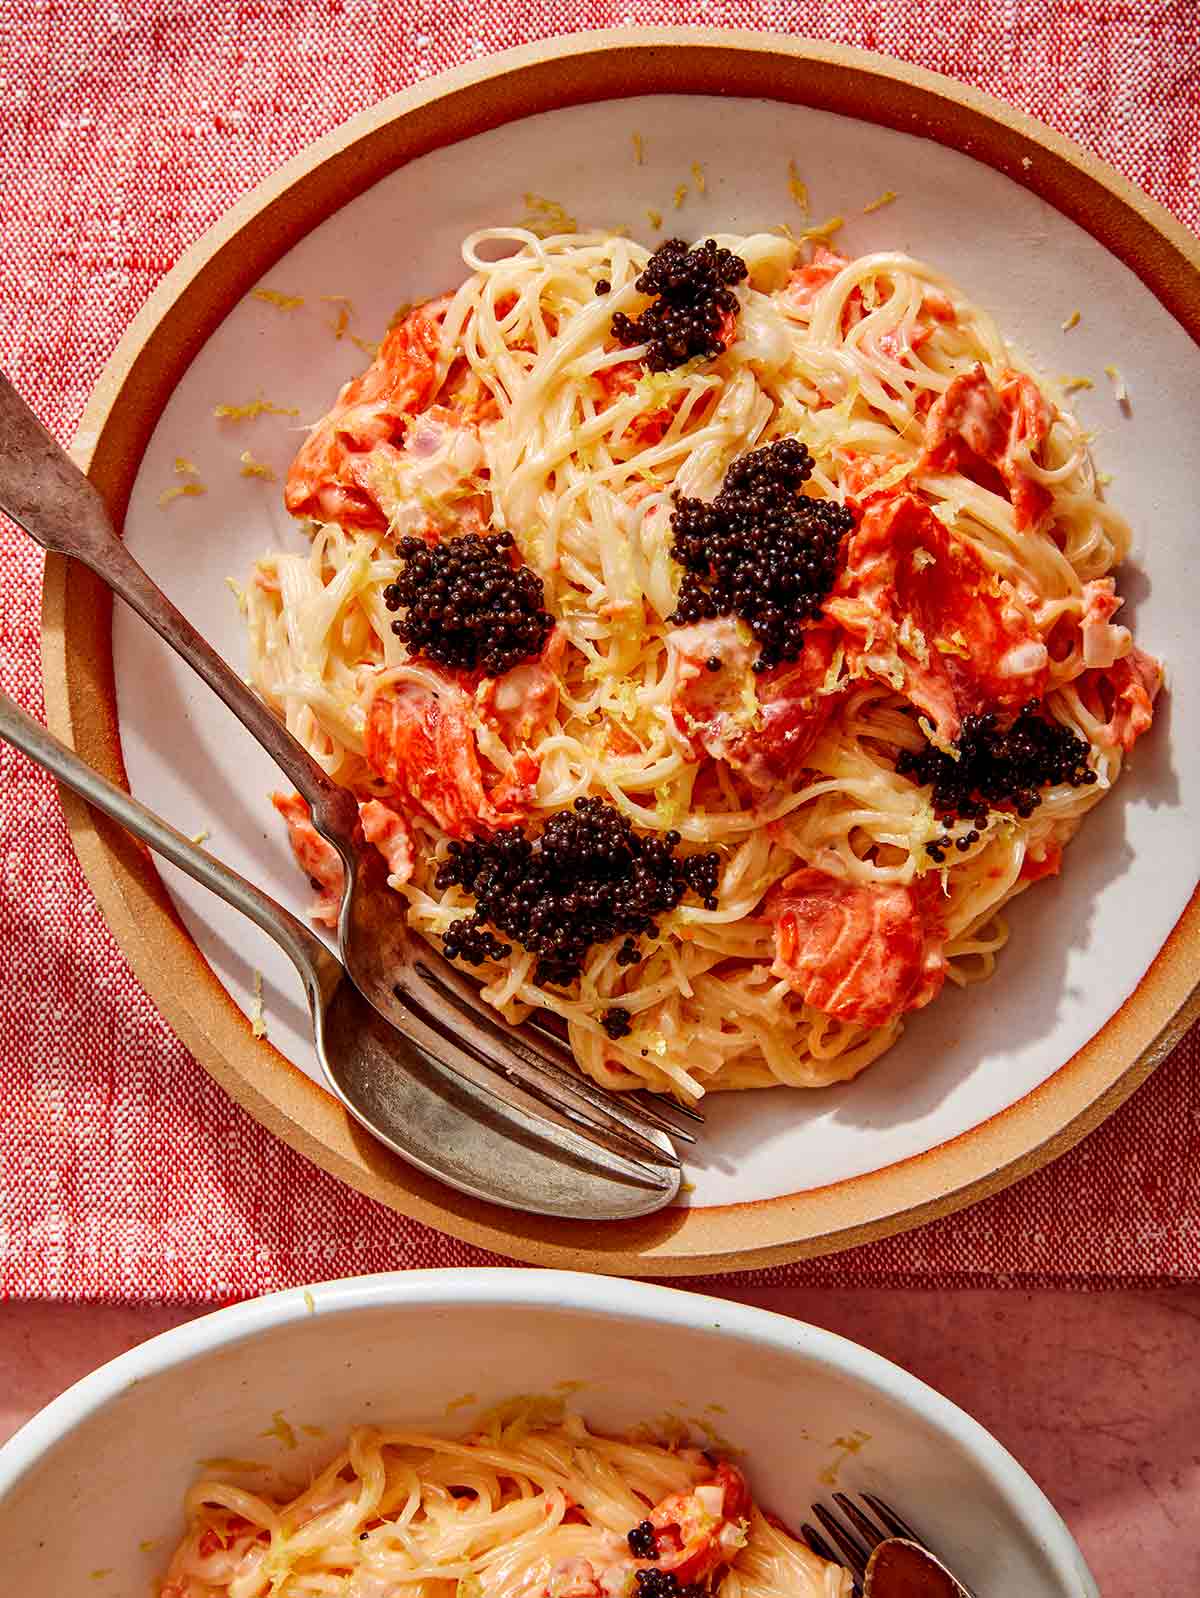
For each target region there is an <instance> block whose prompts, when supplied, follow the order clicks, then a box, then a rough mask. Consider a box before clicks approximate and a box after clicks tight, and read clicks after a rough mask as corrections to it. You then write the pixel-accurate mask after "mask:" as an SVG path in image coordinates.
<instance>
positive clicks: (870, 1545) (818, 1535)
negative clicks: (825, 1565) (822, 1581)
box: [800, 1493, 975, 1598]
mask: <svg viewBox="0 0 1200 1598" xmlns="http://www.w3.org/2000/svg"><path fill="white" fill-rule="evenodd" d="M859 1497H860V1498H861V1499H862V1501H863V1503H864V1504H866V1506H867V1508H868V1509H869V1510H870V1511H871V1513H870V1514H867V1513H866V1511H864V1510H863V1509H861V1508H860V1507H859V1506H858V1505H857V1504H856V1503H855V1502H854V1500H853V1499H852V1498H851V1497H850V1496H849V1495H848V1494H846V1493H834V1495H833V1501H834V1503H835V1504H836V1505H837V1506H838V1508H839V1509H840V1510H841V1512H842V1515H843V1516H844V1517H845V1520H844V1521H842V1520H839V1519H838V1517H837V1516H836V1515H835V1514H834V1513H833V1512H832V1511H831V1510H829V1509H827V1508H826V1506H825V1505H824V1504H813V1506H812V1512H813V1518H814V1519H815V1520H817V1521H818V1522H819V1523H820V1525H821V1528H822V1530H821V1531H818V1530H817V1528H816V1527H815V1526H813V1525H812V1524H811V1523H810V1522H808V1521H805V1523H804V1524H803V1525H802V1526H801V1528H800V1534H801V1536H802V1537H803V1538H804V1540H805V1542H806V1543H807V1544H808V1546H809V1547H810V1548H811V1549H812V1551H813V1553H814V1554H817V1555H818V1556H819V1557H820V1558H821V1559H827V1560H829V1561H831V1563H833V1564H835V1565H842V1566H843V1567H844V1568H846V1569H848V1570H850V1571H851V1572H852V1574H853V1577H854V1583H853V1588H852V1591H853V1594H854V1598H975V1595H974V1593H972V1591H971V1589H970V1588H969V1587H965V1586H964V1585H963V1583H962V1582H961V1581H959V1579H958V1578H957V1576H954V1575H953V1574H952V1573H951V1572H950V1571H949V1570H947V1568H946V1566H945V1565H944V1564H943V1563H942V1562H941V1560H940V1559H939V1558H938V1557H937V1556H936V1554H934V1553H933V1552H932V1551H931V1550H930V1549H929V1548H928V1546H927V1545H926V1544H925V1542H924V1541H923V1540H922V1538H921V1537H920V1536H919V1535H918V1534H917V1533H916V1532H915V1531H914V1530H913V1528H912V1527H911V1526H910V1525H909V1524H908V1522H907V1521H906V1520H904V1519H903V1517H902V1516H900V1515H899V1514H897V1512H896V1511H895V1510H894V1509H893V1508H892V1507H891V1506H890V1505H889V1504H886V1503H885V1502H884V1501H883V1499H882V1498H879V1497H877V1496H876V1494H874V1493H860V1494H859ZM872 1516H873V1517H874V1519H872ZM846 1521H848V1522H849V1525H846V1524H845V1522H846ZM827 1538H828V1540H827ZM830 1543H832V1544H834V1545H835V1546H836V1548H837V1550H838V1551H837V1552H836V1553H835V1552H834V1549H833V1547H831V1546H830Z"/></svg>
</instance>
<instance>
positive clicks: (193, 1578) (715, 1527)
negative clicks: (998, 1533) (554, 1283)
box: [159, 1402, 851, 1598]
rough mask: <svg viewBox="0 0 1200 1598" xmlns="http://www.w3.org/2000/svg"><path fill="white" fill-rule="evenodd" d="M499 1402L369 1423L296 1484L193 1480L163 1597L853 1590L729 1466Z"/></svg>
mask: <svg viewBox="0 0 1200 1598" xmlns="http://www.w3.org/2000/svg"><path fill="white" fill-rule="evenodd" d="M506 1409H507V1410H508V1415H507V1417H505V1416H504V1415H501V1416H499V1417H497V1418H493V1420H492V1422H491V1424H490V1425H485V1426H484V1427H483V1428H482V1429H480V1430H478V1431H476V1432H473V1433H471V1434H469V1435H467V1436H464V1437H459V1438H445V1437H439V1436H433V1435H429V1434H426V1433H421V1432H412V1431H404V1430H400V1429H392V1428H390V1427H358V1428H356V1429H355V1430H354V1431H352V1432H351V1433H350V1436H349V1439H348V1441H347V1444H346V1447H345V1449H344V1450H343V1451H342V1452H341V1453H340V1454H338V1455H337V1457H336V1458H334V1459H333V1460H331V1461H330V1462H329V1464H328V1465H326V1466H325V1468H324V1469H323V1470H322V1471H321V1472H320V1474H319V1475H317V1476H316V1477H315V1479H314V1480H313V1481H312V1483H311V1485H310V1486H309V1487H307V1488H306V1489H305V1490H304V1491H303V1492H300V1493H298V1494H295V1495H294V1496H288V1497H280V1496H278V1495H276V1494H270V1493H266V1492H261V1491H256V1490H251V1489H249V1488H246V1487H243V1486H239V1485H237V1484H236V1483H234V1482H230V1481H223V1480H220V1479H218V1478H216V1477H212V1478H209V1479H205V1480H202V1481H199V1482H197V1483H196V1485H195V1486H194V1487H193V1488H192V1489H191V1491H190V1492H189V1493H188V1495H187V1501H186V1506H185V1507H186V1512H187V1520H188V1526H187V1532H186V1534H185V1536H184V1538H183V1540H182V1541H181V1542H180V1544H179V1546H178V1547H177V1548H176V1550H175V1552H174V1555H173V1556H172V1558H171V1562H170V1565H169V1567H168V1569H167V1573H166V1575H165V1577H164V1579H163V1581H162V1583H161V1585H160V1587H159V1594H160V1598H300V1595H302V1594H303V1595H306V1598H308V1595H311V1598H322V1595H323V1598H653V1595H658V1598H667V1595H671V1594H676V1595H679V1598H684V1595H687V1598H701V1595H707V1594H710V1593H714V1592H716V1591H717V1590H718V1588H719V1590H720V1592H721V1594H722V1598H849V1594H850V1590H851V1582H850V1576H849V1573H848V1572H847V1571H844V1570H842V1569H841V1568H840V1567H837V1566H834V1565H832V1564H829V1563H827V1562H826V1561H825V1560H823V1559H820V1558H818V1557H817V1556H816V1555H815V1554H813V1553H811V1552H810V1551H809V1549H808V1548H807V1547H806V1546H805V1545H804V1544H803V1543H800V1542H798V1541H797V1540H796V1539H795V1538H794V1537H793V1536H791V1534H790V1533H789V1532H787V1531H786V1530H785V1529H784V1528H783V1527H782V1526H781V1525H780V1524H779V1522H778V1521H775V1520H773V1519H772V1520H771V1521H768V1519H767V1518H766V1517H765V1516H764V1515H763V1514H762V1512H761V1511H760V1510H759V1509H758V1508H757V1507H756V1506H755V1505H754V1504H753V1502H752V1501H751V1499H750V1496H749V1492H748V1490H747V1487H746V1483H745V1479H744V1477H743V1476H742V1474H741V1472H740V1471H739V1470H737V1469H736V1468H734V1467H733V1466H731V1465H728V1464H725V1463H719V1462H714V1461H713V1460H712V1459H710V1458H709V1457H708V1456H706V1455H705V1454H703V1453H701V1452H700V1451H699V1450H698V1449H695V1448H690V1447H674V1448H671V1447H666V1446H664V1445H662V1444H658V1443H650V1442H644V1441H637V1440H632V1439H623V1438H617V1437H607V1436H602V1435H599V1434H597V1433H593V1432H590V1431H589V1430H588V1429H587V1427H586V1425H585V1424H584V1422H583V1421H582V1420H581V1419H579V1418H578V1417H577V1416H574V1415H570V1416H567V1417H566V1418H565V1419H559V1420H554V1419H551V1418H550V1417H549V1416H548V1415H539V1414H538V1405H537V1404H536V1403H532V1404H531V1403H529V1402H526V1403H523V1404H522V1403H516V1404H515V1405H513V1406H506Z"/></svg>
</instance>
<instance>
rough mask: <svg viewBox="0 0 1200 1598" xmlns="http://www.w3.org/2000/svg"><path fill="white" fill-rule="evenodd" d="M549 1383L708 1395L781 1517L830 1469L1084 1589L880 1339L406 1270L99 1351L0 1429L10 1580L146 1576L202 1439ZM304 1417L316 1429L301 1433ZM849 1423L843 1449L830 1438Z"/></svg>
mask: <svg viewBox="0 0 1200 1598" xmlns="http://www.w3.org/2000/svg"><path fill="white" fill-rule="evenodd" d="M560 1381H576V1382H581V1383H583V1384H584V1385H583V1387H582V1388H581V1389H580V1390H579V1391H578V1392H576V1393H575V1395H574V1397H573V1399H572V1403H573V1404H575V1405H577V1407H578V1408H579V1409H580V1410H581V1411H582V1412H583V1413H584V1414H585V1415H586V1416H587V1417H588V1419H589V1420H591V1421H592V1422H593V1423H594V1424H596V1425H598V1426H600V1427H605V1426H611V1427H618V1428H620V1427H626V1426H629V1425H631V1424H633V1423H634V1422H636V1421H641V1420H647V1419H653V1418H655V1417H657V1416H660V1415H662V1414H663V1412H664V1411H665V1410H670V1411H672V1412H674V1413H675V1414H677V1415H679V1416H682V1417H683V1418H688V1417H691V1416H701V1415H702V1412H703V1411H704V1409H705V1406H706V1405H713V1404H720V1405H722V1406H724V1411H723V1412H722V1413H719V1414H718V1415H717V1417H716V1418H717V1423H718V1425H719V1428H720V1430H721V1431H722V1432H723V1433H725V1434H727V1435H728V1437H729V1438H730V1439H731V1440H732V1441H733V1442H734V1443H735V1444H737V1445H738V1446H739V1447H740V1448H743V1449H745V1450H746V1455H747V1460H748V1468H749V1472H750V1477H751V1482H752V1484H753V1486H754V1488H755V1491H756V1495H757V1496H758V1497H759V1499H760V1501H761V1502H763V1503H764V1504H766V1505H768V1506H769V1507H771V1508H773V1509H774V1510H775V1511H776V1512H777V1513H779V1514H781V1515H782V1516H783V1517H784V1518H785V1519H786V1520H788V1521H790V1522H792V1523H798V1522H799V1521H800V1520H801V1519H803V1518H804V1517H805V1514H806V1511H807V1508H808V1505H809V1503H810V1502H811V1501H812V1499H814V1498H816V1497H822V1496H825V1497H827V1496H828V1493H829V1490H830V1482H831V1480H836V1484H837V1486H839V1487H841V1488H844V1489H846V1490H850V1491H854V1490H858V1489H861V1488H866V1489H868V1490H875V1491H877V1492H879V1493H880V1495H881V1496H882V1497H884V1498H886V1499H888V1500H891V1501H893V1502H894V1503H895V1505H896V1507H897V1508H899V1509H900V1511H901V1513H902V1514H906V1515H908V1516H910V1517H911V1519H912V1520H913V1521H914V1522H915V1523H916V1524H917V1525H918V1527H919V1528H920V1529H921V1530H922V1531H923V1532H924V1533H925V1535H926V1536H927V1537H928V1538H929V1539H930V1541H931V1542H932V1543H933V1545H934V1547H936V1548H938V1549H939V1550H940V1551H941V1552H942V1553H943V1554H944V1556H945V1557H946V1559H947V1560H948V1561H949V1562H950V1564H951V1565H952V1566H953V1567H954V1568H956V1569H957V1570H959V1571H961V1573H962V1575H963V1576H964V1577H965V1578H966V1579H967V1580H969V1582H970V1583H971V1584H972V1585H973V1586H974V1587H975V1588H976V1589H977V1590H978V1591H979V1592H980V1593H985V1594H989V1595H993V1598H1002V1595H1008V1598H1016V1595H1020V1598H1068V1595H1069V1598H1092V1595H1095V1598H1098V1593H1099V1589H1098V1588H1097V1586H1096V1584H1095V1582H1094V1581H1093V1579H1092V1577H1091V1575H1090V1574H1089V1572H1088V1570H1087V1567H1086V1565H1085V1564H1084V1561H1083V1557H1082V1555H1081V1554H1080V1552H1079V1550H1078V1548H1077V1547H1076V1545H1075V1543H1074V1542H1073V1540H1072V1538H1071V1536H1070V1534H1069V1533H1068V1531H1067V1529H1066V1527H1065V1526H1064V1525H1063V1523H1062V1521H1061V1520H1060V1519H1059V1517H1058V1515H1057V1514H1056V1513H1055V1511H1054V1509H1053V1508H1052V1507H1051V1505H1050V1504H1049V1502H1048V1501H1047V1500H1046V1498H1045V1497H1044V1496H1043V1494H1042V1493H1041V1492H1040V1491H1039V1489H1038V1488H1037V1487H1036V1486H1035V1485H1034V1483H1033V1481H1032V1480H1031V1479H1030V1478H1029V1476H1027V1475H1026V1473H1025V1472H1024V1471H1023V1470H1022V1469H1021V1467H1020V1466H1019V1465H1018V1464H1017V1463H1016V1461H1015V1460H1014V1459H1013V1458H1012V1457H1011V1456H1010V1455H1009V1454H1008V1453H1006V1451H1005V1450H1004V1449H1003V1448H1002V1447H1001V1446H1000V1444H999V1443H998V1442H996V1440H995V1439H994V1438H993V1437H991V1436H990V1435H989V1434H988V1433H987V1432H986V1431H984V1429H983V1428H982V1427H981V1426H979V1425H978V1424H977V1423H976V1422H975V1421H973V1420H971V1419H970V1418H969V1417H968V1416H967V1415H965V1414H963V1412H962V1411H961V1410H960V1409H957V1408H956V1407H955V1406H954V1405H953V1404H951V1403H949V1402H948V1401H947V1400H946V1399H944V1398H942V1397H940V1396H939V1394H937V1393H935V1392H934V1391H933V1390H932V1389H931V1388H929V1387H926V1386H925V1385H924V1384H923V1383H921V1382H919V1381H917V1380H915V1379H914V1378H913V1377H911V1376H909V1375H907V1374H906V1373H905V1372H904V1371H902V1370H900V1369H899V1368H898V1367H897V1366H895V1365H892V1364H890V1363H889V1362H888V1361H887V1360H885V1359H881V1358H880V1357H879V1356H878V1355H877V1354H872V1353H870V1352H868V1351H867V1350H866V1349H864V1348H859V1347H858V1346H857V1345H856V1344H854V1343H850V1342H847V1341H846V1340H845V1339H844V1338H841V1337H836V1336H834V1335H833V1334H832V1333H830V1332H825V1331H821V1330H819V1329H818V1328H817V1327H815V1326H808V1325H805V1324H804V1323H803V1322H799V1321H793V1320H788V1319H786V1318H785V1317H783V1316H781V1315H772V1314H770V1313H768V1312H766V1311H764V1310H758V1309H748V1308H744V1307H742V1306H740V1305H736V1304H728V1303H724V1302H722V1301H721V1300H718V1299H713V1298H707V1297H703V1296H700V1295H697V1294H691V1293H681V1292H676V1291H674V1290H672V1289H670V1288H664V1287H655V1286H650V1285H647V1284H645V1283H636V1282H627V1281H617V1280H614V1279H612V1278H608V1277H588V1276H582V1275H576V1274H572V1273H569V1272H558V1271H529V1270H475V1271H453V1270H447V1271H414V1272H408V1273H405V1274H396V1275H388V1276H373V1277H361V1278H358V1279H356V1280H352V1281H342V1282H330V1283H326V1284H324V1285H322V1286H319V1287H314V1288H311V1289H307V1290H303V1291H302V1290H295V1291H291V1292H287V1293H279V1294H275V1295H273V1296H272V1297H269V1298H262V1299H256V1300H254V1301H253V1302H251V1303H247V1304H241V1305H238V1306H236V1307H234V1308H232V1309H225V1310H221V1311H219V1312H218V1313H217V1314H215V1315H208V1316H205V1317H204V1318H203V1319H201V1320H198V1321H193V1322H191V1323H190V1324H188V1325H186V1326H181V1327H178V1328H176V1329H175V1330H174V1331H170V1332H166V1333H164V1334H163V1335H162V1336H161V1337H156V1338H154V1339H153V1340H152V1341H150V1342H149V1343H145V1344H143V1345H142V1346H141V1347H140V1348H136V1349H134V1350H133V1351H132V1352H131V1353H128V1354H123V1355H122V1356H121V1357H120V1358H119V1359H115V1360H113V1361H112V1362H111V1363H110V1364H108V1365H105V1366H103V1367H102V1368H101V1369H100V1370H98V1371H96V1372H94V1373H93V1374H92V1375H91V1376H88V1377H85V1378H84V1380H83V1381H81V1382H78V1383H77V1384H76V1385H75V1386H74V1387H72V1388H71V1389H70V1390H69V1391H68V1392H66V1393H64V1394H63V1395H62V1397H61V1398H58V1399H56V1400H55V1401H54V1403H52V1404H51V1405H49V1407H48V1408H46V1409H45V1410H43V1411H42V1413H41V1414H40V1415H38V1416H37V1417H35V1419H33V1420H32V1421H30V1422H29V1424H28V1425H27V1426H25V1427H24V1428H23V1430H21V1431H20V1432H18V1433H17V1435H16V1436H15V1437H13V1438H12V1439H11V1441H10V1442H9V1443H8V1444H7V1446H6V1447H5V1448H3V1449H2V1450H0V1570H3V1571H4V1573H5V1574H4V1589H5V1591H7V1592H9V1593H12V1594H19V1595H20V1598H60V1595H61V1594H63V1593H85V1592H86V1593H87V1594H88V1595H89V1598H128V1595H130V1594H141V1593H144V1592H146V1591H147V1588H148V1584H150V1583H151V1582H152V1581H153V1578H154V1577H155V1576H156V1575H157V1574H158V1573H159V1572H160V1571H161V1570H162V1568H163V1566H164V1564H165V1562H166V1559H167V1557H168V1555H169V1552H170V1549H171V1546H172V1544H173V1540H174V1539H175V1538H176V1537H177V1536H178V1535H179V1534H180V1532H181V1530H182V1521H181V1514H180V1505H181V1502H182V1498H183V1494H184V1491H185V1489H186V1488H187V1486H188V1485H189V1483H190V1482H191V1481H192V1480H193V1479H194V1477H195V1475H196V1474H197V1471H198V1462H199V1461H200V1460H203V1459H213V1458H227V1457H234V1458H242V1459H245V1458H250V1459H255V1460H259V1461H263V1462H269V1463H275V1462H276V1461H278V1463H279V1464H280V1465H281V1466H282V1467H283V1468H284V1469H285V1470H286V1472H287V1474H288V1475H289V1476H290V1477H292V1478H295V1477H296V1476H297V1475H301V1476H302V1475H303V1473H304V1469H305V1467H306V1466H307V1465H308V1463H309V1462H310V1461H315V1460H318V1459H320V1458H321V1457H322V1456H323V1455H328V1454H329V1453H331V1452H332V1451H333V1449H334V1447H335V1446H336V1443H337V1441H338V1440H339V1438H340V1434H342V1433H344V1432H345V1430H346V1429H347V1428H348V1427H349V1426H350V1425H351V1424H353V1423H361V1422H364V1421H368V1422H369V1421H382V1420H400V1421H404V1422H406V1423H413V1424H415V1425H427V1426H436V1427H439V1428H442V1429H448V1430H451V1431H461V1430H463V1429H465V1427H466V1426H467V1425H468V1424H469V1419H470V1415H471V1413H472V1410H470V1409H466V1408H463V1409H456V1410H455V1411H454V1413H453V1414H452V1415H450V1416H449V1418H448V1417H447V1410H446V1406H447V1404H448V1403H449V1402H450V1401H451V1400H453V1399H455V1398H458V1397H460V1396H461V1395H463V1394H464V1393H465V1392H466V1391H467V1390H470V1391H471V1392H472V1393H473V1394H474V1395H476V1397H477V1398H478V1400H479V1403H480V1405H482V1406H485V1407H486V1406H487V1405H488V1404H491V1403H495V1402H497V1401H498V1400H500V1399H502V1398H505V1397H510V1396H512V1395H513V1394H515V1393H519V1392H530V1391H547V1390H549V1389H550V1388H551V1387H552V1386H553V1385H554V1384H555V1383H557V1382H560ZM276 1411H283V1412H284V1414H285V1416H286V1418H287V1419H288V1421H289V1422H290V1423H291V1424H293V1425H294V1427H295V1428H296V1431H297V1434H298V1436H299V1442H298V1445H297V1447H296V1449H295V1450H294V1451H292V1450H288V1449H287V1448H286V1447H285V1445H284V1444H282V1443H281V1442H280V1441H279V1440H278V1439H277V1438H271V1437H269V1436H264V1433H268V1431H269V1428H270V1427H271V1425H272V1417H273V1415H274V1414H275V1412H276ZM712 1417H713V1412H712V1411H711V1410H710V1411H709V1414H708V1419H709V1420H710V1421H711V1420H712ZM314 1426H318V1427H321V1428H324V1430H325V1432H326V1435H325V1436H324V1437H323V1438H320V1439H317V1438H313V1437H311V1436H310V1435H308V1434H306V1433H304V1432H303V1431H302V1430H301V1428H302V1427H314ZM856 1434H857V1438H856ZM858 1438H861V1439H863V1440H862V1443H861V1447H860V1448H858V1451H857V1452H850V1451H848V1450H847V1448H846V1447H844V1446H842V1445H841V1444H840V1443H839V1442H838V1441H837V1440H838V1439H850V1440H852V1441H857V1439H858ZM822 1476H824V1481H822ZM147 1542H153V1544H154V1546H153V1547H150V1548H143V1547H140V1546H139V1545H141V1544H145V1543H147ZM97 1572H103V1574H96V1573H97Z"/></svg>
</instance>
